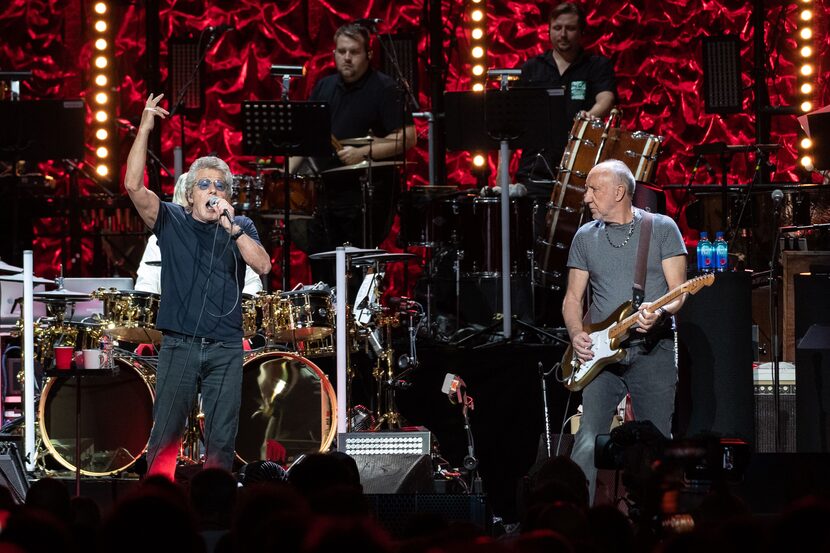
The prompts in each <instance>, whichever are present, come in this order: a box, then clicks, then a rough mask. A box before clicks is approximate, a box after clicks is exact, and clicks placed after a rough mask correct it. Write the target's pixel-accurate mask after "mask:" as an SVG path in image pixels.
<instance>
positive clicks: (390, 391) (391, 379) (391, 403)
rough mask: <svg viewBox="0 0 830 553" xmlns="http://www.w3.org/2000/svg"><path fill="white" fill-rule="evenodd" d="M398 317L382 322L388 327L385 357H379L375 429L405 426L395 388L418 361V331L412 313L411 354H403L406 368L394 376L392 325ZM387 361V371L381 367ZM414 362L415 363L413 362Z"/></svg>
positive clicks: (403, 365) (402, 358) (410, 323)
mask: <svg viewBox="0 0 830 553" xmlns="http://www.w3.org/2000/svg"><path fill="white" fill-rule="evenodd" d="M394 322H396V319H394V318H393V317H386V318H385V319H384V320H383V321H382V324H383V326H384V327H385V329H386V332H385V334H386V346H387V347H386V350H385V352H384V355H383V358H382V359H381V358H379V359H378V365H377V373H376V376H377V378H378V392H377V393H378V415H379V416H378V419H377V420H378V422H377V424H376V425H375V428H374V429H375V430H380V429H381V428H383V427H384V425H385V426H386V428H388V429H390V430H391V429H393V428H401V427H402V426H404V422H405V421H404V419H403V417H402V416H401V415H400V413H398V408H397V405H396V403H395V390H396V389H397V388H399V387H401V385H402V380H401V378H402V377H403V376H404V375H406V374H408V373H409V372H411V371H412V369H413V368H415V366H416V365H417V363H418V360H417V358H416V356H415V353H414V336H415V332H417V330H418V328H417V326H413V321H412V315H411V314H410V322H409V333H410V355H409V356H407V355H402V356H401V363H400V366H401V367H405V368H404V370H403V371H402V372H401V373H400V374H399V375H398V376H394V367H395V362H394V359H395V352H394V350H393V349H392V327H393V326H395V325H394ZM382 361H383V362H385V363H386V373H385V374H384V372H383V371H381V370H379V369H380V364H381V362H382ZM413 363H414V364H413Z"/></svg>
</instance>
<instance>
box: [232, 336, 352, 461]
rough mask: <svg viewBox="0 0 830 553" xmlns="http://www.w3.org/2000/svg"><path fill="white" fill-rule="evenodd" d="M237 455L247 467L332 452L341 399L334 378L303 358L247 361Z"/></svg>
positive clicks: (261, 355) (259, 356)
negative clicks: (336, 397) (303, 455)
mask: <svg viewBox="0 0 830 553" xmlns="http://www.w3.org/2000/svg"><path fill="white" fill-rule="evenodd" d="M242 373H243V374H242V403H241V406H240V412H239V430H238V432H237V434H236V455H237V457H238V458H239V460H240V461H241V462H242V463H250V462H252V461H258V460H271V461H276V462H279V463H284V464H287V463H292V462H294V461H296V460H297V459H298V458H299V457H300V455H302V454H307V453H314V452H318V451H326V450H327V449H328V448H329V446H330V445H331V443H332V441H333V440H334V437H335V434H336V433H337V400H336V399H335V395H334V388H332V386H331V383H330V382H329V379H328V377H326V375H325V374H324V373H323V371H321V370H320V368H319V367H317V365H315V364H314V363H312V362H311V361H309V360H308V359H306V358H305V357H300V356H299V355H294V354H293V353H287V352H282V351H263V352H257V353H252V354H249V355H248V356H246V358H245V362H244V363H243V366H242Z"/></svg>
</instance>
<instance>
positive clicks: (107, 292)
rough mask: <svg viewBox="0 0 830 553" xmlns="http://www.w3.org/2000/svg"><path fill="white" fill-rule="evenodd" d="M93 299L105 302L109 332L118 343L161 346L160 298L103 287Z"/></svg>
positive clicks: (94, 294) (106, 323)
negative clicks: (120, 341)
mask: <svg viewBox="0 0 830 553" xmlns="http://www.w3.org/2000/svg"><path fill="white" fill-rule="evenodd" d="M93 296H95V297H96V298H98V299H100V300H102V301H103V302H104V324H105V327H106V332H107V334H109V335H110V336H112V337H113V338H115V339H116V340H124V341H126V342H132V343H136V344H140V343H148V344H156V345H158V344H160V343H161V331H160V330H156V315H158V310H159V295H158V294H154V293H152V292H140V291H138V290H115V289H112V288H110V289H105V288H99V289H98V290H96V291H95V292H93Z"/></svg>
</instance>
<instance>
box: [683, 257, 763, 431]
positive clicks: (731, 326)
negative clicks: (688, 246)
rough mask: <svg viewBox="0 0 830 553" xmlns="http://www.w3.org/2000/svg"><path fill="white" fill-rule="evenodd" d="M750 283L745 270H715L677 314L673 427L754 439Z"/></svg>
mask: <svg viewBox="0 0 830 553" xmlns="http://www.w3.org/2000/svg"><path fill="white" fill-rule="evenodd" d="M751 306H752V286H751V280H750V275H749V273H745V272H724V273H718V274H717V276H716V278H715V282H714V284H712V285H711V286H708V287H706V288H703V289H702V290H700V291H698V293H697V294H695V295H693V296H689V297H688V298H687V299H686V303H685V304H684V306H683V309H681V310H680V312H679V313H678V314H677V332H678V368H679V382H678V389H677V410H676V421H675V422H676V426H677V427H676V432H675V435H678V436H681V437H686V436H694V435H695V434H700V433H715V434H719V435H722V436H729V437H736V438H742V439H744V440H747V441H750V442H751V441H752V440H753V438H754V426H755V425H754V401H753V390H752V384H753V382H752V307H751Z"/></svg>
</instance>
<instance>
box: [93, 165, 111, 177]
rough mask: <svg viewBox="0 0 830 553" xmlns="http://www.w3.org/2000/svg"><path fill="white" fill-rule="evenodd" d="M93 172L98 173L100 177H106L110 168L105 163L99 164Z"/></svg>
mask: <svg viewBox="0 0 830 553" xmlns="http://www.w3.org/2000/svg"><path fill="white" fill-rule="evenodd" d="M95 172H96V173H98V174H99V175H100V176H102V177H106V176H107V175H109V174H110V168H109V167H107V166H106V165H99V166H98V167H96V168H95Z"/></svg>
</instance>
